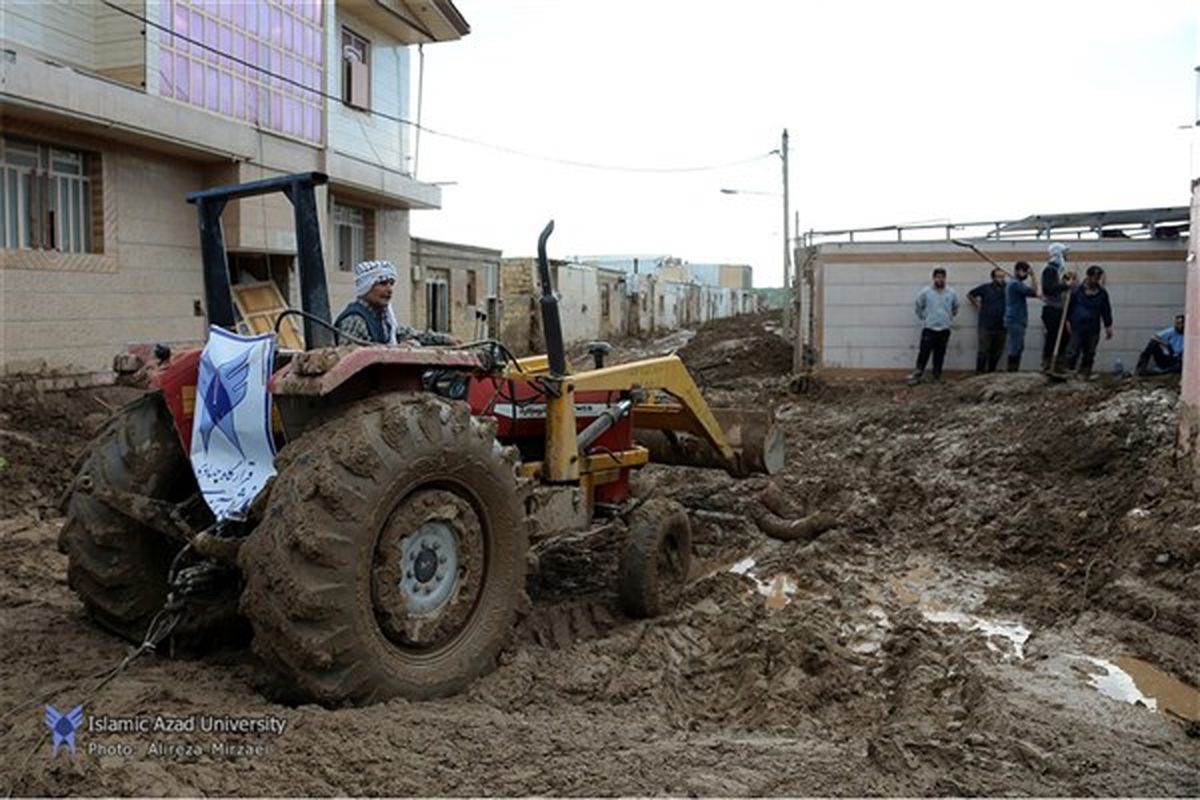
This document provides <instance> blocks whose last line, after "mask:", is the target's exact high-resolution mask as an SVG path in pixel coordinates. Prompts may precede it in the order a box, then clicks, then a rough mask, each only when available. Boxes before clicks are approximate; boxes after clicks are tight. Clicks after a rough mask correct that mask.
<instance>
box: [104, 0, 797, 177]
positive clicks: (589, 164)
mask: <svg viewBox="0 0 1200 800" xmlns="http://www.w3.org/2000/svg"><path fill="white" fill-rule="evenodd" d="M100 2H101V3H103V4H104V5H106V6H108V7H109V8H111V9H113V10H114V11H119V12H120V13H122V14H124V15H125V16H127V17H132V18H133V19H136V20H137V21H138V22H141V23H142V24H143V25H147V26H149V27H151V28H155V29H157V30H160V31H162V32H164V33H167V34H169V35H171V36H173V37H175V38H176V39H181V40H183V41H185V42H187V43H188V44H191V45H192V46H194V47H199V48H200V49H202V50H207V51H209V52H210V53H215V54H217V55H219V56H221V57H222V58H226V59H228V60H229V61H232V62H233V63H235V64H240V65H241V66H243V67H246V68H247V69H250V70H253V71H255V72H258V73H261V74H263V75H266V76H268V77H271V78H274V79H275V80H278V81H282V82H283V83H286V84H288V85H290V86H295V87H297V88H299V89H302V90H304V91H306V92H309V93H310V94H314V95H316V96H317V97H321V98H324V99H325V100H330V101H333V102H335V103H340V102H342V98H340V97H337V96H335V95H332V94H329V93H328V92H325V91H322V90H321V89H315V88H313V87H311V86H308V85H306V84H304V83H301V82H300V81H298V80H296V79H294V78H289V77H288V76H286V75H280V74H279V73H277V72H272V71H271V70H269V69H267V68H265V67H262V66H259V65H258V64H253V63H251V62H249V61H246V60H245V59H242V58H238V57H237V56H235V55H230V54H229V53H226V52H224V51H223V50H221V49H219V48H216V47H213V46H212V45H210V44H207V43H205V42H201V41H198V40H196V39H193V38H191V37H190V36H187V35H185V34H182V33H179V32H177V31H175V30H173V29H171V28H168V27H167V26H165V25H162V24H160V23H157V22H154V21H153V20H150V19H147V18H146V17H144V16H142V15H141V14H138V13H136V12H134V11H130V10H129V9H127V8H122V7H121V6H118V5H116V4H115V3H112V2H110V0H100ZM431 38H432V37H431ZM356 110H357V111H360V112H361V113H366V114H371V115H372V116H375V117H379V118H380V119H385V120H388V121H390V122H396V123H399V124H401V125H408V126H410V127H412V128H413V129H414V130H418V131H423V132H424V133H428V134H430V135H431V136H441V137H442V138H443V139H449V140H451V141H455V142H460V143H462V144H469V145H474V146H475V147H483V148H487V149H489V150H495V151H497V152H501V153H507V154H509V155H513V156H519V157H521V158H529V159H533V160H536V161H546V162H549V163H551V164H562V165H565V166H569V167H579V168H581V169H595V170H606V171H609V172H641V173H666V174H671V173H685V172H711V171H714V170H719V169H728V168H730V167H739V166H743V165H745V164H751V163H754V162H755V161H762V160H763V159H767V158H770V157H771V156H772V155H773V153H761V154H759V155H755V156H750V157H749V158H742V159H738V160H736V161H727V162H724V163H719V164H700V165H692V166H683V167H645V166H629V165H621V164H601V163H598V162H594V161H581V160H577V159H570V158H557V157H555V156H547V155H542V154H540V153H532V152H530V151H528V150H520V149H518V148H515V147H509V146H507V145H502V144H495V143H493V142H485V141H483V140H482V139H475V138H473V137H470V136H463V135H460V134H456V133H449V132H447V131H439V130H436V129H434V128H430V127H429V126H427V125H423V124H421V123H419V122H413V121H412V120H410V119H405V118H404V117H400V116H396V115H394V114H388V113H387V112H384V111H376V110H375V109H356Z"/></svg>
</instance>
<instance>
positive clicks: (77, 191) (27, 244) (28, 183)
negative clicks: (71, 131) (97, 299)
mask: <svg viewBox="0 0 1200 800" xmlns="http://www.w3.org/2000/svg"><path fill="white" fill-rule="evenodd" d="M21 151H24V152H21ZM18 156H19V157H18ZM98 159H99V155H98V154H96V153H93V152H91V151H88V150H83V149H79V148H74V147H64V146H62V145H59V144H55V143H53V142H44V141H36V140H33V139H26V138H24V137H20V136H11V135H3V136H0V249H2V250H11V251H25V252H44V253H62V254H64V255H89V254H100V253H102V252H103V235H102V234H101V235H97V231H96V223H97V218H96V214H97V213H98V212H100V213H102V210H101V209H98V208H97V205H98V201H99V198H97V197H96V196H95V189H96V186H97V179H98V175H99V170H98V163H99V161H98ZM22 160H23V161H25V162H26V163H21V161H22ZM71 162H74V163H73V164H72V163H71ZM14 201H15V202H14Z"/></svg>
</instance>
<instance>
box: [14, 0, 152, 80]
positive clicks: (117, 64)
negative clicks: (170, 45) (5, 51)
mask: <svg viewBox="0 0 1200 800" xmlns="http://www.w3.org/2000/svg"><path fill="white" fill-rule="evenodd" d="M115 1H116V2H117V3H118V5H121V6H123V7H125V8H128V9H129V10H130V11H132V12H133V13H135V14H138V15H142V14H143V12H144V11H145V7H146V4H145V2H144V0H115ZM0 19H2V21H3V24H2V25H0V30H2V31H3V35H4V39H5V40H6V41H8V42H11V43H13V44H15V45H17V46H19V47H23V48H28V49H29V50H32V51H35V52H38V53H42V54H44V55H47V56H50V57H51V58H53V59H55V60H56V61H59V62H61V63H64V64H70V65H71V66H73V67H77V68H79V69H83V70H87V71H89V72H95V73H98V74H101V75H105V76H106V77H109V78H113V79H115V80H120V81H123V82H125V83H130V84H133V85H141V83H142V82H143V81H144V80H145V64H146V38H145V35H144V34H143V33H142V26H141V24H140V23H139V22H138V21H137V20H135V19H133V18H132V17H129V16H127V15H125V14H122V13H121V12H119V11H117V10H116V9H113V8H110V7H109V6H106V5H104V4H103V3H100V2H98V0H6V2H4V3H3V4H0Z"/></svg>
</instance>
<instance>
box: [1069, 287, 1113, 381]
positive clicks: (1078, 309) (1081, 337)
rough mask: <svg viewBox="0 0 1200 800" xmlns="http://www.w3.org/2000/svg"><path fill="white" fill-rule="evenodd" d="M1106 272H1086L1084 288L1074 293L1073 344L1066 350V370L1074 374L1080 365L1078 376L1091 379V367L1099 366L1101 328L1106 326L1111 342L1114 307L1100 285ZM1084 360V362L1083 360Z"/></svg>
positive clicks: (1072, 309)
mask: <svg viewBox="0 0 1200 800" xmlns="http://www.w3.org/2000/svg"><path fill="white" fill-rule="evenodd" d="M1103 279H1104V270H1103V269H1102V268H1101V267H1099V266H1097V265H1095V264H1093V265H1092V266H1090V267H1088V268H1087V273H1086V275H1085V277H1084V279H1083V285H1081V286H1079V287H1077V288H1076V289H1075V290H1074V291H1072V292H1071V303H1070V306H1071V307H1070V309H1068V311H1067V322H1068V323H1069V324H1070V325H1071V343H1070V344H1069V345H1068V346H1067V369H1069V370H1074V369H1075V364H1076V362H1078V363H1079V374H1080V375H1081V376H1083V377H1084V378H1090V377H1091V374H1092V365H1093V364H1095V363H1096V345H1097V344H1099V342H1100V325H1101V323H1103V325H1104V338H1105V339H1111V338H1112V336H1113V331H1112V324H1113V320H1112V304H1111V303H1110V302H1109V300H1108V291H1107V290H1106V289H1105V288H1104V287H1103V286H1102V285H1101V281H1102V280H1103ZM1081 359H1082V360H1081Z"/></svg>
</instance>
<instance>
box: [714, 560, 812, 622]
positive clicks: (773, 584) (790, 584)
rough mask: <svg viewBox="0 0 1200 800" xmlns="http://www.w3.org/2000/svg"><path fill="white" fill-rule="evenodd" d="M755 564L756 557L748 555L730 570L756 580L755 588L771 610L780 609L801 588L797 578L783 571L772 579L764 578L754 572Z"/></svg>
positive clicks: (790, 600)
mask: <svg viewBox="0 0 1200 800" xmlns="http://www.w3.org/2000/svg"><path fill="white" fill-rule="evenodd" d="M754 566H755V561H754V559H753V558H749V557H747V558H743V559H741V560H740V561H737V562H736V563H734V564H733V566H731V567H730V568H729V571H730V572H732V573H733V574H734V575H741V576H742V577H744V578H749V579H750V580H752V581H754V588H755V590H756V591H757V592H758V593H759V594H760V595H762V596H763V597H764V598H766V599H765V600H764V601H763V602H764V604H765V605H766V607H767V608H768V609H770V610H771V611H778V610H779V609H781V608H783V607H784V606H786V605H787V604H788V603H790V602H792V598H793V597H795V596H796V590H797V589H798V588H799V586H798V585H797V584H796V579H795V578H793V577H792V576H791V575H788V574H786V573H783V572H781V573H779V574H778V575H775V576H774V577H772V578H771V579H770V580H763V579H762V578H760V577H758V575H756V574H755V573H754Z"/></svg>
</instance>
